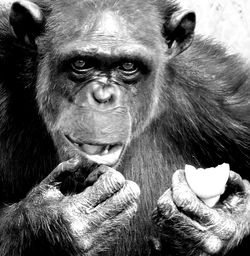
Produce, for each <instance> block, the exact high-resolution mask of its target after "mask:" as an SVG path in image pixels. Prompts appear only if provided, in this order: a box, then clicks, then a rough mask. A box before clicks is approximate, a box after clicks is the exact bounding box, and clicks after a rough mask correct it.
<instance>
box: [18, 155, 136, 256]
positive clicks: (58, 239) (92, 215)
mask: <svg viewBox="0 0 250 256" xmlns="http://www.w3.org/2000/svg"><path fill="white" fill-rule="evenodd" d="M78 166H79V160H77V159H72V160H69V161H67V162H63V163H61V164H59V165H58V166H57V168H56V169H55V170H54V171H53V172H52V173H51V174H50V175H49V176H48V177H47V178H45V179H44V180H43V181H42V182H41V183H40V184H39V185H38V186H37V187H35V188H34V189H33V190H32V191H31V192H30V193H29V194H28V196H27V197H26V199H25V200H24V201H22V204H21V205H22V208H23V209H24V208H25V210H24V212H25V218H27V219H28V220H29V226H30V227H31V230H32V232H36V233H37V234H39V233H41V234H43V233H44V234H45V236H46V239H47V240H50V241H49V242H50V243H51V247H52V251H53V250H55V251H56V250H57V249H56V248H58V247H63V248H60V249H58V251H59V252H61V251H62V252H64V250H65V251H66V253H67V255H78V254H80V255H83V254H84V255H96V254H97V253H98V252H99V251H102V250H105V249H107V248H108V247H109V246H110V243H111V242H113V241H114V235H115V234H117V232H118V231H119V229H120V228H121V227H123V226H124V225H125V224H126V223H128V222H129V220H130V219H131V218H132V217H133V215H134V214H135V212H136V210H137V201H138V197H139V194H140V190H139V187H138V186H137V185H136V184H135V183H134V182H132V181H126V180H125V179H124V177H123V176H122V174H121V173H119V172H117V171H115V170H114V169H112V168H109V167H106V166H100V167H99V168H98V169H97V170H95V171H94V173H92V174H90V176H91V177H90V179H92V180H93V177H94V178H95V179H96V181H94V183H93V185H91V186H89V187H87V188H86V189H85V190H84V191H83V192H81V193H79V194H74V195H66V196H65V195H63V194H62V193H61V192H60V190H59V188H58V185H59V183H58V179H59V180H60V179H61V177H62V176H64V175H67V173H70V172H74V171H75V170H76V168H77V167H78ZM92 182H93V181H92ZM21 205H20V206H21ZM23 209H22V210H23ZM38 223H39V224H38ZM28 232H29V230H28ZM33 235H34V234H33ZM38 239H39V238H38ZM43 239H44V238H43ZM38 241H39V240H38ZM53 246H54V249H53ZM37 249H38V248H37ZM33 250H34V249H33ZM58 251H57V252H56V253H58ZM64 253H65V252H64ZM53 255H54V254H53ZM56 255H57V254H56ZM63 255H64V254H63Z"/></svg>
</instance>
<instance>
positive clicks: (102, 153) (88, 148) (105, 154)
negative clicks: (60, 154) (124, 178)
mask: <svg viewBox="0 0 250 256" xmlns="http://www.w3.org/2000/svg"><path fill="white" fill-rule="evenodd" d="M65 137H66V138H67V140H68V141H69V142H70V143H71V144H73V145H74V147H75V148H77V149H78V150H79V151H81V152H82V153H83V154H84V156H86V157H87V158H88V159H89V160H91V161H93V162H95V163H97V164H105V165H109V166H113V165H115V164H116V163H117V162H118V160H119V158H120V156H121V154H122V151H123V148H124V145H123V144H122V143H115V144H93V143H82V142H79V141H75V140H74V139H72V138H71V137H70V136H69V135H65Z"/></svg>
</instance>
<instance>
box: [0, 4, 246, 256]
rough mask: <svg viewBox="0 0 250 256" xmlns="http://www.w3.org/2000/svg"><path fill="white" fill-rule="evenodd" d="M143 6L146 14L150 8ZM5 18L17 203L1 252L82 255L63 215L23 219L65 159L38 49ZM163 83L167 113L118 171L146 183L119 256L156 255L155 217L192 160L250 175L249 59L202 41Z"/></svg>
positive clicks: (4, 225) (7, 161)
mask: <svg viewBox="0 0 250 256" xmlns="http://www.w3.org/2000/svg"><path fill="white" fill-rule="evenodd" d="M38 2H39V1H38ZM77 2H78V1H77ZM105 2H108V3H109V2H111V1H103V3H105ZM132 2H133V1H132ZM139 2H140V1H136V3H135V6H134V8H136V7H137V6H138V5H139ZM130 4H131V6H130V8H131V9H132V8H133V6H132V3H130ZM121 5H122V4H121ZM124 5H125V4H124ZM158 5H159V10H160V11H159V14H160V15H164V16H163V19H165V20H167V21H168V20H169V19H170V17H171V15H172V13H173V12H174V11H176V10H177V9H178V8H177V6H176V5H174V4H172V3H171V2H168V4H167V5H168V6H164V8H163V3H161V2H160V1H159V3H158ZM161 5H162V6H161ZM45 6H46V5H45ZM141 6H142V7H141V8H144V7H145V12H146V11H147V10H146V9H147V8H146V7H148V6H147V5H146V4H145V5H143V3H141ZM123 8H124V9H122V10H124V12H125V13H126V7H123ZM43 10H44V11H45V7H43ZM162 10H168V12H164V13H160V12H162ZM46 11H48V13H49V10H46ZM0 20H1V21H0V31H1V32H0V70H1V74H0V171H1V178H0V200H1V202H2V204H3V205H5V204H9V205H11V204H13V203H15V204H14V205H11V206H10V208H8V213H6V206H3V208H2V211H1V215H2V216H1V223H0V248H1V249H0V250H1V251H0V253H1V255H2V256H5V255H6V256H7V255H14V248H15V247H16V246H17V247H19V248H22V250H23V251H24V254H20V255H25V256H26V255H28V254H25V248H26V247H27V248H29V246H30V244H31V246H32V249H31V251H29V253H30V254H29V255H38V252H37V251H36V252H34V251H35V250H36V248H38V247H39V248H43V249H44V251H42V250H41V249H39V250H40V251H39V253H40V254H39V255H46V254H47V255H50V254H51V255H54V254H58V255H68V254H70V255H74V254H76V251H77V248H74V246H71V245H72V243H69V242H68V241H72V239H73V238H72V237H70V234H69V233H68V232H67V229H66V227H67V224H65V223H63V219H62V218H60V216H58V219H56V218H55V217H54V216H51V215H50V213H49V212H43V211H42V210H41V212H40V214H41V218H40V219H41V221H42V223H35V224H34V225H33V224H32V223H33V222H32V218H33V216H30V219H28V220H24V221H23V220H22V216H23V215H22V210H23V209H22V210H21V212H19V211H18V209H19V208H18V207H20V205H21V204H22V201H21V203H18V202H19V201H20V200H22V199H23V198H25V196H26V195H27V193H28V192H29V191H30V190H31V188H32V187H34V186H35V185H36V184H38V183H39V182H40V181H41V180H42V179H43V178H45V177H46V176H47V175H48V174H49V173H50V172H51V171H52V169H53V168H55V166H56V165H57V164H59V158H58V155H57V153H56V150H55V148H54V145H53V142H52V139H51V137H50V135H49V133H48V131H47V128H46V126H45V124H44V121H43V118H42V117H41V116H40V114H39V111H38V106H37V102H36V96H35V95H36V78H37V75H36V72H37V71H36V70H37V60H38V59H39V58H38V56H37V54H36V50H35V49H32V50H31V49H30V48H29V47H27V46H24V45H23V44H22V43H21V42H19V41H18V40H17V39H16V38H15V37H14V36H13V34H12V33H11V29H10V27H9V23H8V15H7V13H6V11H5V10H3V12H2V13H0ZM160 25H161V24H156V26H160ZM56 29H57V28H55V30H56ZM157 29H158V28H156V30H157ZM47 40H48V38H47ZM58 40H59V41H60V40H61V39H60V38H58ZM163 80H164V82H163V83H162V84H159V85H158V86H159V90H160V100H159V109H158V111H157V114H156V115H155V117H154V119H153V120H152V121H151V123H150V125H148V127H147V128H146V129H145V130H144V131H143V132H142V133H141V134H140V135H139V137H137V138H135V139H134V140H133V141H132V142H131V145H130V146H129V148H128V149H127V151H126V154H125V156H124V159H123V161H122V163H121V164H120V166H119V167H118V170H119V171H121V172H122V173H123V174H124V175H125V177H126V179H131V180H133V181H135V182H136V183H138V184H139V186H140V188H141V190H142V193H141V205H140V209H139V212H138V215H137V216H138V217H137V218H136V219H135V220H134V222H133V223H132V224H131V229H127V230H125V231H124V233H123V234H122V235H121V238H120V240H119V241H118V242H117V243H116V246H115V247H114V248H112V250H111V251H110V254H112V255H118V256H120V255H140V256H142V255H148V254H149V252H150V250H151V249H150V247H149V246H148V240H149V239H150V237H151V236H155V235H156V234H155V231H154V228H153V227H152V224H151V220H150V219H151V216H150V215H151V212H152V210H153V209H154V208H155V206H156V201H157V199H158V198H159V196H161V195H162V194H163V192H164V191H165V190H166V189H167V188H168V187H169V186H170V185H171V176H172V174H173V172H174V171H175V170H176V169H180V168H183V167H184V165H185V164H192V165H194V166H196V167H211V166H216V165H218V164H221V163H223V162H227V163H229V164H230V167H231V169H232V170H233V171H235V172H237V173H239V174H240V175H241V176H242V177H243V178H245V179H250V173H249V167H250V164H249V161H250V159H249V156H250V152H249V151H250V145H249V143H250V134H249V126H250V120H249V119H250V105H249V103H250V100H249V99H250V90H249V84H250V79H249V71H248V70H247V69H246V68H245V67H244V64H243V63H242V61H241V60H240V59H239V58H238V57H237V56H228V55H227V54H226V53H225V50H224V49H223V48H221V47H220V46H218V45H215V44H214V43H212V42H211V41H208V40H204V39H200V38H197V37H196V38H195V40H194V42H193V44H192V45H191V47H190V48H189V49H188V50H186V51H184V52H183V53H182V54H180V55H178V56H177V57H175V58H174V59H173V60H172V61H170V62H169V64H168V65H167V66H166V67H165V71H164V79H163ZM145 96H146V94H145ZM25 200H28V199H25ZM52 215H53V214H52ZM19 223H23V226H20V224H19ZM41 226H43V227H44V228H41ZM47 227H49V228H50V229H47ZM53 229H54V230H53ZM2 230H5V232H2ZM30 230H32V232H30ZM53 234H57V235H58V234H59V235H60V236H59V237H57V236H55V235H53ZM47 239H49V240H50V243H48V240H47ZM33 242H34V243H33ZM73 244H74V243H73ZM41 245H42V246H41ZM60 248H63V249H65V251H66V252H65V251H61V249H60ZM8 249H9V251H8ZM12 250H13V253H12ZM20 250H21V249H20ZM33 250H34V251H33ZM27 253H28V252H27ZM32 253H33V254H32ZM235 255H239V254H235Z"/></svg>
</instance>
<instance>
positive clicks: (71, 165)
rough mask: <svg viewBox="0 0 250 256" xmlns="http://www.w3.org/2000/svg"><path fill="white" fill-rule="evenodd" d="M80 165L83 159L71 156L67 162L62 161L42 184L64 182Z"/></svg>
mask: <svg viewBox="0 0 250 256" xmlns="http://www.w3.org/2000/svg"><path fill="white" fill-rule="evenodd" d="M80 165H81V160H80V159H78V158H71V159H70V160H68V161H66V162H62V163H60V164H59V165H58V166H57V167H56V168H55V169H54V170H53V171H52V172H51V173H50V174H49V175H48V176H47V177H46V178H45V179H44V180H43V181H42V182H41V184H49V185H55V183H58V182H62V181H63V180H64V179H65V178H67V177H68V176H70V175H71V174H72V173H73V172H75V171H76V170H77V169H78V168H79V167H80Z"/></svg>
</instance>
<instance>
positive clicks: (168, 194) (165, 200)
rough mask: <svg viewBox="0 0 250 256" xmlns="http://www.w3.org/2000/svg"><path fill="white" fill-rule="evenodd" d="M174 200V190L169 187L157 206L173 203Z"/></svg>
mask: <svg viewBox="0 0 250 256" xmlns="http://www.w3.org/2000/svg"><path fill="white" fill-rule="evenodd" d="M171 202H172V192H171V189H168V190H167V191H166V192H165V193H164V194H163V195H162V196H161V197H160V198H159V199H158V201H157V206H159V207H161V206H163V205H165V204H166V205H168V204H171Z"/></svg>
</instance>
